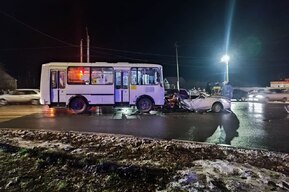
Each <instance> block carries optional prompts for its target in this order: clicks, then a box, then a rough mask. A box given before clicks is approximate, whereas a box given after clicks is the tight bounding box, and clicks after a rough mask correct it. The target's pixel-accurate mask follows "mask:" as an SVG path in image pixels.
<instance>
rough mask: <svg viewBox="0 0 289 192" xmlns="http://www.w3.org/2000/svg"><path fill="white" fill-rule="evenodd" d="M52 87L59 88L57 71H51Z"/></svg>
mask: <svg viewBox="0 0 289 192" xmlns="http://www.w3.org/2000/svg"><path fill="white" fill-rule="evenodd" d="M50 80H51V88H53V89H55V88H57V71H51V77H50Z"/></svg>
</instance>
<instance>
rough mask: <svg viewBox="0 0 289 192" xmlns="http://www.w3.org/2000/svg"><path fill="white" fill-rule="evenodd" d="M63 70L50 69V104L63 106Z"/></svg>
mask: <svg viewBox="0 0 289 192" xmlns="http://www.w3.org/2000/svg"><path fill="white" fill-rule="evenodd" d="M65 76H66V71H65V70H52V71H50V101H51V104H52V105H56V106H62V105H64V106H65V97H66V92H65V85H66V82H65V79H66V78H65Z"/></svg>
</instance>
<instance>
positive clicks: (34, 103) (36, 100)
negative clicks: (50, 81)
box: [31, 99, 40, 105]
mask: <svg viewBox="0 0 289 192" xmlns="http://www.w3.org/2000/svg"><path fill="white" fill-rule="evenodd" d="M39 103H40V102H39V99H33V100H32V101H31V104H32V105H39Z"/></svg>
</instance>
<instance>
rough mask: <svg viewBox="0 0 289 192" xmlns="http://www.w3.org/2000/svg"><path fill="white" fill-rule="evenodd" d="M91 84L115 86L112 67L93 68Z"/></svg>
mask: <svg viewBox="0 0 289 192" xmlns="http://www.w3.org/2000/svg"><path fill="white" fill-rule="evenodd" d="M91 84H93V85H111V84H113V69H112V68H111V67H103V68H101V67H93V68H91Z"/></svg>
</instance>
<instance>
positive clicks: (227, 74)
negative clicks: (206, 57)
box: [221, 54, 230, 82]
mask: <svg viewBox="0 0 289 192" xmlns="http://www.w3.org/2000/svg"><path fill="white" fill-rule="evenodd" d="M229 60H230V57H229V55H227V54H226V55H223V57H222V58H221V62H222V63H225V64H226V81H227V82H229Z"/></svg>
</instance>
